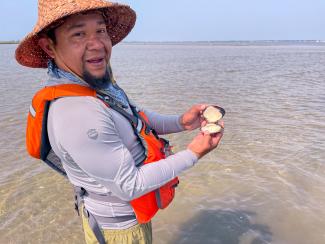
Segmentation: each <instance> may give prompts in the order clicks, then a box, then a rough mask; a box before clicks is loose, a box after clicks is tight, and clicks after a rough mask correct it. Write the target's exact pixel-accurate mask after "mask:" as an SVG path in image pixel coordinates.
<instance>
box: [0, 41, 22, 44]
mask: <svg viewBox="0 0 325 244" xmlns="http://www.w3.org/2000/svg"><path fill="white" fill-rule="evenodd" d="M0 44H19V41H0Z"/></svg>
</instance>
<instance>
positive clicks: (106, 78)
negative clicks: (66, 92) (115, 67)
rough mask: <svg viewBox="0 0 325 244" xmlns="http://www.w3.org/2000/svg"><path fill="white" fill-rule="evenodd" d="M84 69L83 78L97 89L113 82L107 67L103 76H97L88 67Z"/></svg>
mask: <svg viewBox="0 0 325 244" xmlns="http://www.w3.org/2000/svg"><path fill="white" fill-rule="evenodd" d="M83 70H84V72H83V74H82V77H83V79H84V80H85V81H86V82H87V83H88V84H89V85H90V87H91V88H93V89H95V90H100V89H104V88H105V87H107V85H108V84H109V83H110V82H112V80H111V76H110V73H109V71H108V69H106V71H105V74H104V75H103V76H102V77H95V76H93V75H92V74H90V73H89V72H88V71H87V70H86V69H83Z"/></svg>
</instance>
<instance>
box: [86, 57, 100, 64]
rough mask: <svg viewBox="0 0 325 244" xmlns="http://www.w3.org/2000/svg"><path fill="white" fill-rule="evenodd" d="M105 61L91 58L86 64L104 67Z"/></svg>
mask: <svg viewBox="0 0 325 244" xmlns="http://www.w3.org/2000/svg"><path fill="white" fill-rule="evenodd" d="M104 61H105V59H104V58H91V59H87V60H86V62H87V63H89V64H92V65H96V66H97V65H102V64H103V63H104Z"/></svg>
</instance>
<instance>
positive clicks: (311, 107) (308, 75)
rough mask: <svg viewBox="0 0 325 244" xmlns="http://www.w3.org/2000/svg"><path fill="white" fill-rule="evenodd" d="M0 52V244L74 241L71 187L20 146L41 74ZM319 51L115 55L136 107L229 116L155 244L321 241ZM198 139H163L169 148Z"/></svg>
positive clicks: (142, 47) (206, 49) (324, 128)
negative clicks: (204, 108) (202, 106)
mask: <svg viewBox="0 0 325 244" xmlns="http://www.w3.org/2000/svg"><path fill="white" fill-rule="evenodd" d="M14 49H15V45H0V91H1V96H0V115H1V116H0V128H1V131H0V133H1V140H0V162H1V163H0V193H1V198H0V243H25V242H27V243H82V242H83V234H82V230H81V224H80V220H79V218H78V216H76V215H75V213H74V211H73V197H72V189H71V186H70V185H69V184H68V182H67V181H66V180H65V179H64V178H63V177H61V176H59V175H56V174H55V173H54V172H52V171H50V170H49V169H48V168H47V167H45V166H42V165H41V164H40V163H39V161H37V160H34V159H32V158H30V157H29V156H28V155H27V153H26V152H25V148H24V135H23V134H24V131H25V120H26V115H27V111H28V109H29V104H30V101H31V98H32V96H33V93H34V92H35V91H36V90H37V89H38V88H40V87H41V85H42V83H41V81H43V80H44V79H46V71H45V70H42V69H35V70H33V69H28V68H24V67H21V66H18V65H17V64H16V62H15V60H14ZM324 53H325V46H318V45H313V44H308V45H299V46H296V45H294V44H292V45H280V44H277V45H271V44H269V45H263V46H260V45H249V46H245V45H241V46H237V45H229V46H228V45H210V44H200V45H196V44H186V45H174V44H173V45H164V44H159V45H157V44H156V45H148V44H122V45H119V46H117V47H116V48H114V50H113V60H112V66H113V69H114V73H115V76H116V79H117V80H118V81H119V84H120V85H121V86H122V87H123V88H124V89H125V90H126V91H127V93H128V94H129V95H130V97H131V98H132V99H133V100H134V101H135V102H136V103H137V104H138V105H140V106H142V107H145V108H148V109H151V110H155V111H159V112H161V113H168V114H174V113H181V112H183V111H184V110H185V109H187V108H188V107H189V106H190V105H192V104H194V103H201V102H208V103H212V104H219V105H221V106H222V107H224V108H225V109H226V111H227V114H226V116H225V119H224V120H225V125H226V130H225V135H224V138H223V141H222V143H221V145H220V147H219V148H218V150H216V151H214V152H212V153H211V154H209V155H207V156H206V157H205V158H203V159H202V160H201V162H200V163H198V164H197V165H196V166H195V167H194V168H193V169H191V170H189V171H188V172H186V173H184V174H183V175H182V176H181V177H180V179H181V184H180V185H179V187H178V191H177V197H176V201H174V203H173V204H172V206H171V207H169V208H168V209H167V210H164V211H162V212H161V213H159V214H158V216H157V217H156V218H155V220H154V221H153V227H154V240H155V243H157V244H163V243H175V244H176V243H199V242H202V243H230V244H231V243H239V244H246V243H298V244H300V243H301V244H302V243H315V244H322V243H325V234H324V229H325V177H324V175H325V174H324V173H325V165H324V160H325V151H324V148H325V120H324V118H325V82H324V80H325V79H324V78H325V69H324V64H325V55H324ZM195 133H196V132H185V133H181V134H175V135H169V136H168V138H169V139H170V140H171V141H172V142H173V144H174V145H175V149H176V150H181V149H183V148H185V147H186V145H187V143H188V142H189V141H190V140H191V138H192V137H193V136H194V134H195Z"/></svg>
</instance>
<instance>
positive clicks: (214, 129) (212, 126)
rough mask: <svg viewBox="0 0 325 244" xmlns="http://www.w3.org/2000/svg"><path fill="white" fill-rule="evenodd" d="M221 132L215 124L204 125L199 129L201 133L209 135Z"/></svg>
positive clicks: (220, 128)
mask: <svg viewBox="0 0 325 244" xmlns="http://www.w3.org/2000/svg"><path fill="white" fill-rule="evenodd" d="M221 130H222V127H221V126H220V125H217V124H213V123H210V124H206V125H205V126H203V127H202V128H201V131H203V132H208V133H209V134H214V133H218V132H220V131H221Z"/></svg>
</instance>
